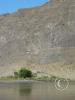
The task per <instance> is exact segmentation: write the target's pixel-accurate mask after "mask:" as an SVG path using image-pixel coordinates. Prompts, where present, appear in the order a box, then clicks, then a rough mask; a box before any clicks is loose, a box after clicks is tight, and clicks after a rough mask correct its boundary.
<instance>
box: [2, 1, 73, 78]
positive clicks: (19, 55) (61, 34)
mask: <svg viewBox="0 0 75 100" xmlns="http://www.w3.org/2000/svg"><path fill="white" fill-rule="evenodd" d="M74 65H75V0H51V1H50V2H48V3H46V4H45V5H43V6H40V7H36V8H32V9H21V10H18V11H17V12H15V13H12V14H5V15H1V16H0V75H8V74H11V73H13V71H15V70H16V69H18V68H20V67H29V68H31V69H32V70H38V71H39V70H40V71H45V72H46V73H49V74H53V75H61V76H62V75H63V76H65V75H66V76H68V77H71V78H75V74H74V73H75V67H74Z"/></svg>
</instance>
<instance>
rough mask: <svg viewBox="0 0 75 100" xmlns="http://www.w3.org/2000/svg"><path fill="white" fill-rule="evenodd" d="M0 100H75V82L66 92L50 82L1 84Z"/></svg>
mask: <svg viewBox="0 0 75 100" xmlns="http://www.w3.org/2000/svg"><path fill="white" fill-rule="evenodd" d="M0 100H75V82H73V83H70V86H69V87H68V88H67V89H66V90H65V91H58V90H57V89H56V88H55V87H54V85H53V83H50V82H21V83H20V82H18V83H14V82H13V83H12V82H9V83H1V82H0Z"/></svg>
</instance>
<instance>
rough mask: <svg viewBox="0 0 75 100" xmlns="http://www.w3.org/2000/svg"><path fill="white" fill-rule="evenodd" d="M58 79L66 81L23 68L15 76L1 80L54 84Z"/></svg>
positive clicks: (1, 78)
mask: <svg viewBox="0 0 75 100" xmlns="http://www.w3.org/2000/svg"><path fill="white" fill-rule="evenodd" d="M56 79H64V78H60V77H57V76H53V75H50V76H49V75H48V76H47V75H45V74H43V75H42V73H41V72H40V73H39V74H38V73H37V72H36V73H32V71H30V70H28V69H25V68H21V69H20V70H19V71H17V72H14V76H7V77H0V80H38V81H50V82H54V81H55V80H56Z"/></svg>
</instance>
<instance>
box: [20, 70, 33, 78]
mask: <svg viewBox="0 0 75 100" xmlns="http://www.w3.org/2000/svg"><path fill="white" fill-rule="evenodd" d="M19 77H20V78H30V77H32V72H31V71H30V70H28V69H25V68H22V69H20V70H19Z"/></svg>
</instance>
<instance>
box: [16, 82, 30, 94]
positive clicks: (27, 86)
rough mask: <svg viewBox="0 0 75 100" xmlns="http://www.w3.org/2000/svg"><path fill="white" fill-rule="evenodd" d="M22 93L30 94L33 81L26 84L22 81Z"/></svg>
mask: <svg viewBox="0 0 75 100" xmlns="http://www.w3.org/2000/svg"><path fill="white" fill-rule="evenodd" d="M18 88H19V93H20V95H22V96H23V95H28V96H29V95H30V94H31V92H32V83H30V84H29V83H28V84H24V83H21V84H19V85H18Z"/></svg>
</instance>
